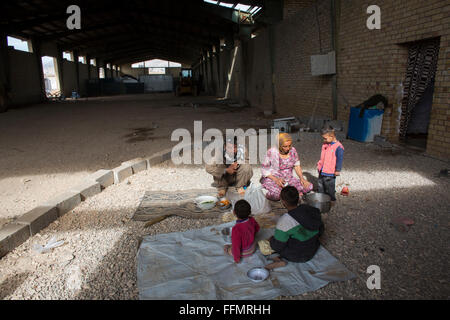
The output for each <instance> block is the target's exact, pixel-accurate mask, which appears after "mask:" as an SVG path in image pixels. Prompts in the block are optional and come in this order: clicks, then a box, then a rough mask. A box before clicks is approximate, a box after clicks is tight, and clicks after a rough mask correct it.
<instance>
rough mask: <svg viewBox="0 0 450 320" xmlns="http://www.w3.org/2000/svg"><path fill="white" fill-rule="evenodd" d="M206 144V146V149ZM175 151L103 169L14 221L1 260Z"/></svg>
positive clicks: (0, 241) (3, 231)
mask: <svg viewBox="0 0 450 320" xmlns="http://www.w3.org/2000/svg"><path fill="white" fill-rule="evenodd" d="M204 146H205V143H203V147H204ZM171 154H172V148H170V149H165V150H163V151H161V152H158V153H155V154H154V155H153V156H151V157H149V158H136V159H132V160H129V161H125V162H123V163H122V164H121V166H119V167H117V168H114V169H112V170H105V169H101V170H98V171H96V172H94V173H93V174H91V175H89V176H87V177H86V180H85V181H84V182H82V183H80V184H79V185H77V186H75V187H72V188H70V189H69V190H68V191H67V192H64V193H62V194H60V195H59V196H57V197H55V198H53V199H50V200H48V201H45V202H44V203H42V204H41V205H39V206H37V207H36V208H34V209H32V210H30V211H28V212H27V213H25V214H23V215H22V216H20V217H19V218H17V219H16V220H15V221H13V222H10V223H8V224H6V225H4V226H3V227H2V228H0V258H1V257H3V256H5V255H6V254H7V253H8V252H11V251H13V250H14V249H15V248H16V247H18V246H20V245H21V244H22V243H24V242H25V241H26V240H27V239H28V238H29V237H30V236H33V235H35V234H37V233H39V232H40V231H41V230H42V229H44V228H46V227H47V226H48V225H49V224H50V223H52V222H53V221H55V220H57V219H58V218H59V217H61V216H63V215H64V214H66V213H67V212H69V211H71V210H73V209H74V208H75V207H76V206H78V205H79V204H80V203H81V202H82V201H85V200H86V199H87V198H89V197H92V196H94V195H96V194H98V193H100V192H101V191H102V190H104V189H105V188H107V187H109V186H111V185H113V184H117V183H120V182H122V181H123V180H125V179H126V178H128V177H130V176H131V175H133V174H135V173H138V172H140V171H143V170H146V169H150V167H151V166H152V165H157V164H160V163H162V162H164V161H167V160H170V159H171Z"/></svg>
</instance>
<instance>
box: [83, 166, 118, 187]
mask: <svg viewBox="0 0 450 320" xmlns="http://www.w3.org/2000/svg"><path fill="white" fill-rule="evenodd" d="M87 178H88V179H89V180H94V181H97V182H98V183H100V186H101V187H102V189H105V188H107V187H109V186H110V185H113V184H114V173H113V172H112V170H105V169H101V170H98V171H96V172H94V173H93V174H91V175H89V176H88V177H87Z"/></svg>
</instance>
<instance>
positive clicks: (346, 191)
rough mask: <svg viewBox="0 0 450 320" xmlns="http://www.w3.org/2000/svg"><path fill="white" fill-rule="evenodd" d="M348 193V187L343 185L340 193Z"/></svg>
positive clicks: (345, 194) (344, 194) (346, 194)
mask: <svg viewBox="0 0 450 320" xmlns="http://www.w3.org/2000/svg"><path fill="white" fill-rule="evenodd" d="M349 193H350V191H349V190H348V187H343V188H342V191H341V194H342V195H343V196H348V194H349Z"/></svg>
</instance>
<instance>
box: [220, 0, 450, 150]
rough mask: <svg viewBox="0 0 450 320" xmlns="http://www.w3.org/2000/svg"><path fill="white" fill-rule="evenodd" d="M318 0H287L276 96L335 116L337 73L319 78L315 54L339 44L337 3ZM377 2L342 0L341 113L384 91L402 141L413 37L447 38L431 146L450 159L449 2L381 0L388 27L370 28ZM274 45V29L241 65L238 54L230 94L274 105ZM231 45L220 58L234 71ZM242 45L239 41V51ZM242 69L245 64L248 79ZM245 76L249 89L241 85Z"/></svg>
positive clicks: (305, 110)
mask: <svg viewBox="0 0 450 320" xmlns="http://www.w3.org/2000/svg"><path fill="white" fill-rule="evenodd" d="M314 3H315V4H314V5H310V6H307V4H308V2H307V1H288V0H287V1H285V10H284V19H283V20H282V21H281V22H279V23H278V24H276V25H275V26H274V27H273V28H274V33H273V34H274V36H273V45H274V51H273V52H274V66H273V68H274V77H273V81H274V87H275V92H274V95H275V104H276V108H277V111H278V113H279V115H280V116H291V115H292V116H300V117H309V116H311V115H312V113H313V109H314V108H315V106H317V107H316V108H317V109H316V111H315V116H316V117H322V118H325V117H329V118H331V117H332V114H333V113H332V92H331V90H332V87H331V84H332V80H331V79H332V78H331V76H318V77H317V76H316V77H313V76H311V67H310V65H311V62H310V56H311V55H316V54H320V53H323V54H325V53H328V52H329V51H331V49H332V45H331V25H330V18H331V13H330V12H331V5H330V1H329V0H318V1H315V2H314ZM372 4H374V3H373V2H369V1H365V0H340V1H336V10H337V25H336V30H337V31H336V32H337V48H336V57H337V65H336V68H337V88H338V101H337V102H338V114H337V116H338V119H339V120H344V121H348V117H349V111H350V110H349V109H350V106H354V105H357V104H360V103H361V102H363V101H365V100H367V99H368V98H369V97H371V96H373V95H374V94H377V93H380V94H383V95H384V96H386V97H387V98H388V100H389V102H390V104H392V108H391V109H390V110H389V111H388V112H386V113H385V115H384V117H383V126H382V134H383V135H385V136H387V137H388V139H389V140H391V141H393V142H397V141H398V137H399V127H400V119H401V100H402V92H403V91H402V88H403V87H402V84H403V82H404V80H405V74H406V66H407V60H408V43H410V42H413V41H420V40H423V39H429V38H436V37H440V51H439V60H438V66H437V74H436V80H435V91H434V96H433V106H432V111H431V119H430V125H429V135H428V142H427V153H428V154H430V155H432V156H436V157H438V158H443V159H450V101H449V100H450V98H449V97H450V94H449V91H450V89H449V88H450V75H449V67H450V62H449V61H450V59H449V58H450V45H449V44H450V28H449V27H448V26H449V25H450V4H449V2H448V1H444V0H429V1H419V0H408V1H407V2H405V1H394V0H377V1H376V4H377V5H378V6H379V7H380V8H381V30H369V29H368V28H367V26H366V22H367V19H368V17H369V14H367V12H366V10H367V7H368V6H369V5H372ZM316 6H317V13H318V16H317V17H316ZM317 19H318V20H319V24H317ZM319 29H320V33H319ZM319 35H320V41H319ZM270 44H271V40H270V37H269V30H268V29H264V30H261V31H260V32H259V34H258V35H257V36H256V37H255V38H253V39H251V40H249V41H248V42H247V49H246V50H245V51H246V52H245V55H246V61H247V63H246V65H245V66H242V65H241V64H242V61H243V60H242V59H240V58H238V59H237V61H236V65H235V69H234V73H233V77H232V79H231V82H230V84H229V86H230V90H229V94H230V97H233V98H242V95H243V94H245V97H246V98H247V100H248V101H249V102H250V104H251V105H253V106H256V107H259V108H261V109H264V110H271V109H272V84H271V81H272V75H271V60H270V59H271V55H270ZM232 52H233V51H232V50H230V51H227V54H228V58H229V61H228V60H227V61H221V64H222V66H223V67H224V70H230V65H231V61H232ZM240 52H241V50H240V47H239V48H238V55H239V54H241V53H240ZM221 54H223V53H221ZM225 56H226V55H225ZM224 60H226V59H224ZM241 70H245V74H246V78H244V77H243V71H241ZM222 76H223V77H226V75H225V74H222ZM244 80H245V83H246V86H244V88H245V90H244V91H243V90H242V89H240V90H237V89H236V87H237V88H242V82H243V81H244Z"/></svg>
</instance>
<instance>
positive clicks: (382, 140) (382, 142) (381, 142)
mask: <svg viewBox="0 0 450 320" xmlns="http://www.w3.org/2000/svg"><path fill="white" fill-rule="evenodd" d="M373 143H374V144H376V145H377V146H380V147H382V148H392V143H390V142H389V141H387V139H386V137H383V136H380V135H375V136H374V138H373Z"/></svg>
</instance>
